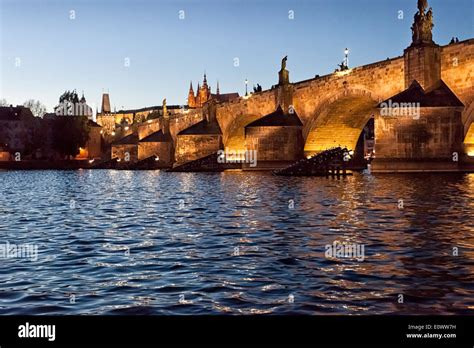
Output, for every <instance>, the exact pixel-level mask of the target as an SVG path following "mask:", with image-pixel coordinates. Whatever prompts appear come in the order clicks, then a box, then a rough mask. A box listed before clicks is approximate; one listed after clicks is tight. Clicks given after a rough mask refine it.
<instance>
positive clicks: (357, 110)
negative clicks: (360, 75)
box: [303, 86, 382, 155]
mask: <svg viewBox="0 0 474 348" xmlns="http://www.w3.org/2000/svg"><path fill="white" fill-rule="evenodd" d="M381 101H382V97H381V95H379V94H377V93H374V92H372V91H370V90H368V89H366V88H364V87H363V86H355V87H352V88H344V89H342V91H340V92H338V93H335V94H333V95H331V96H330V97H328V98H327V99H325V100H324V101H323V102H322V103H320V105H319V107H318V108H317V109H316V111H315V112H314V113H313V115H312V116H311V117H310V119H309V120H308V121H307V122H306V124H305V127H304V130H303V136H304V139H305V148H304V152H305V155H313V154H315V153H319V152H321V151H324V150H326V149H329V148H331V147H335V146H343V147H347V148H349V149H352V150H355V148H356V145H357V142H358V140H359V137H360V135H361V133H362V131H363V129H364V127H365V126H366V125H367V123H368V122H369V120H370V119H371V118H372V117H374V115H375V114H376V113H377V111H378V108H377V105H378V103H379V102H381Z"/></svg>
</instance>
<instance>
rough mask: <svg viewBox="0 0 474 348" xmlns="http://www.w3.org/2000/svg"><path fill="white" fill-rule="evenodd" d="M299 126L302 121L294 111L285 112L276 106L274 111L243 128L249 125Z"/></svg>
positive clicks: (248, 126) (247, 126)
mask: <svg viewBox="0 0 474 348" xmlns="http://www.w3.org/2000/svg"><path fill="white" fill-rule="evenodd" d="M283 126H287V127H301V126H303V123H302V122H301V120H300V118H299V117H298V115H297V114H296V111H294V112H292V113H287V114H285V113H284V112H283V109H282V108H281V106H278V108H277V109H276V111H274V112H272V113H271V114H268V115H266V116H264V117H262V118H260V119H258V120H256V121H253V122H252V123H249V124H248V125H246V126H245V128H250V127H283Z"/></svg>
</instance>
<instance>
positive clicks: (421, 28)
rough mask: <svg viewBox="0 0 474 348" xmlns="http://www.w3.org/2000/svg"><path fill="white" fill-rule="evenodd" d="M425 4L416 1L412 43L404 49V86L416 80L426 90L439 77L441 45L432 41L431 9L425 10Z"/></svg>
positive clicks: (425, 0)
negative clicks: (416, 7) (416, 8)
mask: <svg viewBox="0 0 474 348" xmlns="http://www.w3.org/2000/svg"><path fill="white" fill-rule="evenodd" d="M427 6H428V2H427V0H419V1H418V12H417V13H416V14H415V18H414V23H413V26H412V27H411V30H412V43H411V45H410V46H409V47H408V48H406V49H405V51H404V55H403V56H404V60H405V88H408V87H410V85H411V84H412V82H413V81H414V80H416V81H417V82H418V83H419V84H420V85H421V87H423V89H425V90H427V89H430V88H431V87H432V86H433V85H434V84H435V83H437V82H438V81H439V80H440V79H441V47H440V46H439V45H437V44H436V43H435V42H434V41H433V34H432V30H433V26H434V24H433V10H432V9H431V7H430V9H429V10H428V11H426V7H427Z"/></svg>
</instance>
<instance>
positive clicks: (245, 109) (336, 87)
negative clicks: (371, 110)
mask: <svg viewBox="0 0 474 348" xmlns="http://www.w3.org/2000/svg"><path fill="white" fill-rule="evenodd" d="M473 58H474V40H467V41H464V42H461V43H459V44H452V45H448V46H443V47H441V77H442V79H443V80H444V81H445V82H446V84H447V85H448V86H449V87H450V88H451V89H452V90H453V92H454V93H456V95H457V96H458V97H459V98H460V99H461V100H462V101H463V102H464V103H465V104H466V106H467V108H466V111H465V112H464V114H463V118H464V119H465V120H467V119H468V117H469V115H471V116H470V117H473V118H474V107H471V109H470V110H471V111H468V108H469V105H470V104H471V103H472V100H473V98H474V93H473V90H474V89H473V78H474V59H473ZM454 63H456V64H454ZM405 82H406V81H405V59H404V57H403V56H401V57H396V58H393V59H388V60H385V61H380V62H377V63H373V64H369V65H365V66H361V67H356V68H353V69H350V70H347V71H344V72H337V73H332V74H329V75H326V76H321V77H316V78H312V79H309V80H306V81H301V82H297V83H294V84H293V87H294V89H293V106H294V109H295V110H296V112H297V114H298V115H299V117H300V118H301V120H302V122H303V124H304V126H305V127H304V129H303V136H304V138H305V140H306V139H308V136H309V134H310V132H312V131H314V130H315V129H313V127H314V122H315V120H316V119H317V118H318V117H319V116H320V115H321V114H324V113H328V112H330V111H328V110H330V109H331V108H333V107H334V105H333V104H334V103H335V102H336V101H337V100H339V99H341V98H344V97H347V96H348V95H361V96H364V97H369V98H371V99H372V100H374V107H375V106H376V104H377V103H376V102H377V101H381V100H385V99H388V98H390V97H391V96H394V95H395V94H397V93H399V92H401V91H403V90H405V89H406V88H407V87H408V86H406V84H405ZM276 99H277V90H276V89H270V90H265V91H263V92H261V93H257V94H253V95H251V96H250V97H247V98H246V97H241V98H239V99H237V100H235V101H233V102H230V103H223V104H219V105H218V107H217V120H218V122H219V125H220V127H221V129H222V132H223V139H224V144H225V145H226V147H231V148H233V149H236V150H238V149H243V147H244V140H245V139H244V130H243V128H244V127H245V126H246V125H247V124H249V123H250V122H253V121H255V120H257V119H259V118H261V117H263V116H265V115H267V114H269V113H271V112H273V111H275V109H276V107H277V105H276ZM351 116H352V115H351V114H350V113H348V114H347V117H348V119H349V118H350V117H351ZM359 116H360V117H361V118H365V117H366V115H362V114H361V115H359ZM361 123H363V122H361ZM469 124H470V122H469ZM360 131H362V129H360ZM472 134H473V143H474V131H473V132H472ZM354 137H355V138H358V136H357V135H354ZM354 141H357V139H355V140H354ZM335 143H337V139H335Z"/></svg>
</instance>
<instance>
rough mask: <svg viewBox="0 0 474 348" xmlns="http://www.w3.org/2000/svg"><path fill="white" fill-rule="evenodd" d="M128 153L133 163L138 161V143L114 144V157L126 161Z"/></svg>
mask: <svg viewBox="0 0 474 348" xmlns="http://www.w3.org/2000/svg"><path fill="white" fill-rule="evenodd" d="M127 153H128V156H129V158H130V162H131V163H134V162H136V161H138V145H136V144H124V145H112V158H118V159H120V160H121V161H125V159H126V157H127Z"/></svg>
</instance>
